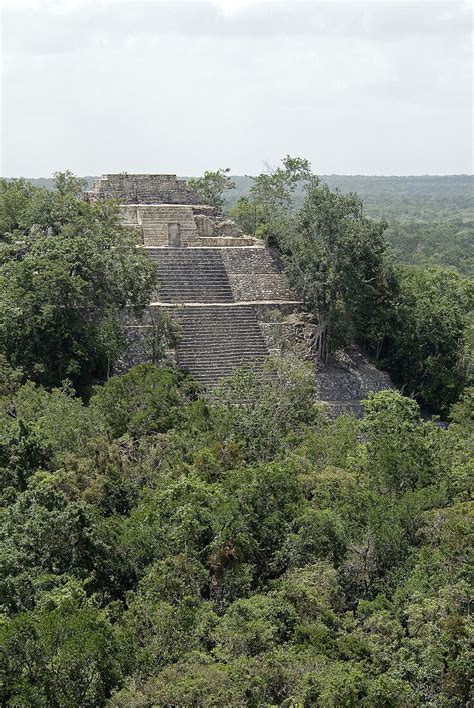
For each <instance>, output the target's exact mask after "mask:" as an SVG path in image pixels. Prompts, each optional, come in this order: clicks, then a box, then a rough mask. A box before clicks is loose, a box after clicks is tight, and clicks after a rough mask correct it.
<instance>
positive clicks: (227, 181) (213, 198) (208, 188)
mask: <svg viewBox="0 0 474 708" xmlns="http://www.w3.org/2000/svg"><path fill="white" fill-rule="evenodd" d="M229 172H230V167H226V168H225V169H219V170H216V171H215V172H210V171H206V172H204V175H203V176H202V177H192V178H191V179H188V187H189V188H190V189H192V190H193V191H195V192H196V193H197V194H198V195H199V198H200V200H201V202H202V203H203V204H209V205H210V206H213V207H216V208H217V209H222V207H223V206H224V205H225V203H226V200H225V196H224V194H225V192H226V191H227V190H229V189H235V184H234V182H233V181H232V179H231V178H230V177H229V176H228V173H229Z"/></svg>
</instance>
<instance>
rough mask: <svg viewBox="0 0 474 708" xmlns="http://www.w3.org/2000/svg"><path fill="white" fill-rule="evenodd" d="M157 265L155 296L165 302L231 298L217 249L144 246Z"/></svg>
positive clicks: (212, 300) (208, 300)
mask: <svg viewBox="0 0 474 708" xmlns="http://www.w3.org/2000/svg"><path fill="white" fill-rule="evenodd" d="M147 253H148V255H149V257H150V258H152V259H153V260H155V261H156V263H157V269H158V293H157V295H158V299H159V300H160V302H164V303H167V302H169V303H185V302H202V303H208V302H210V303H217V302H223V303H226V302H233V301H234V298H233V295H232V290H231V287H230V283H229V278H228V277H227V272H226V269H225V268H224V264H223V262H222V256H221V253H220V251H219V249H202V250H201V249H178V248H157V249H152V248H150V249H147Z"/></svg>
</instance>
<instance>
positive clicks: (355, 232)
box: [0, 158, 473, 708]
mask: <svg viewBox="0 0 474 708" xmlns="http://www.w3.org/2000/svg"><path fill="white" fill-rule="evenodd" d="M200 179H201V181H200V182H199V181H198V182H197V184H196V185H195V186H196V188H197V189H203V190H206V194H207V195H208V198H210V199H211V200H212V199H216V200H220V199H223V198H225V194H226V191H228V189H227V188H228V187H230V183H231V182H232V178H231V177H229V174H228V173H227V172H226V171H224V170H222V171H217V172H209V173H207V174H206V175H204V176H203V177H202V178H200ZM302 179H304V181H305V184H306V187H305V192H304V199H303V201H302V203H301V205H300V207H299V208H297V209H295V208H294V204H293V199H292V197H293V194H294V191H295V190H296V189H299V186H300V184H301V180H302ZM229 180H230V182H229ZM83 189H84V183H83V182H82V181H81V180H79V179H77V178H75V177H74V176H73V175H71V174H69V173H65V174H59V175H57V177H56V185H55V189H54V190H46V189H42V188H38V187H35V186H33V185H31V184H30V183H28V182H26V181H24V180H14V181H5V180H4V181H1V182H0V235H1V250H0V479H1V494H2V502H1V508H2V514H1V517H0V535H1V555H0V557H1V570H0V578H1V580H0V602H1V615H0V617H1V623H0V634H1V640H0V645H1V654H0V661H1V664H0V672H1V679H2V680H1V688H0V691H1V693H0V703H1V704H2V705H7V706H35V707H36V706H38V707H39V706H52V707H58V708H63V707H64V708H66V707H68V708H69V707H71V706H81V707H82V706H91V707H92V706H101V705H105V704H107V705H109V706H117V707H118V706H123V707H124V708H125V706H127V707H128V706H136V707H138V706H143V707H145V706H146V707H149V708H151V707H152V706H195V707H196V708H197V707H198V706H205V707H207V706H247V705H248V706H262V705H287V706H290V705H303V706H314V705H316V706H321V707H322V708H323V707H324V708H326V707H327V706H340V707H342V706H346V707H348V706H354V708H355V707H356V706H367V707H371V708H378V707H379V706H387V707H391V706H393V708H395V707H398V706H400V705H405V706H420V707H421V706H427V705H429V706H433V707H436V708H438V707H439V708H451V707H452V708H454V707H458V706H459V707H461V706H464V705H466V703H467V701H468V700H469V681H470V673H471V666H470V654H469V642H470V638H471V637H472V619H471V614H472V613H471V614H470V591H471V583H470V580H471V578H470V575H469V568H470V560H471V558H472V556H471V554H472V547H473V545H472V502H471V495H472V471H473V468H472V445H473V423H472V404H473V389H472V388H469V386H468V384H469V383H470V377H469V358H468V354H469V351H468V346H467V338H468V328H469V311H470V307H471V301H470V298H471V297H472V284H471V283H470V282H469V281H468V280H467V279H466V278H463V277H462V276H461V275H460V274H459V273H458V272H457V271H455V270H452V269H443V268H440V267H436V268H431V267H425V268H423V269H421V270H418V269H416V268H408V269H404V268H401V269H400V268H399V267H398V266H397V265H396V264H395V263H394V261H393V259H392V257H391V255H390V250H389V247H388V245H387V243H386V240H385V233H386V224H385V223H384V222H383V221H378V220H374V219H370V218H368V216H367V214H366V212H365V209H364V205H363V202H362V200H361V199H360V198H359V197H358V196H357V195H356V194H342V193H340V192H337V191H335V190H333V189H331V188H330V187H329V186H328V185H327V184H326V183H325V182H322V181H321V180H320V179H319V178H316V177H314V176H313V175H311V173H310V166H309V165H308V163H307V162H306V161H305V160H301V159H298V158H285V160H284V161H283V163H282V165H281V166H280V167H279V168H277V169H276V170H273V171H271V172H266V173H262V175H261V176H259V178H257V179H256V180H255V182H254V185H253V187H252V191H251V192H250V193H249V195H248V196H247V197H245V198H244V199H243V200H242V199H241V200H239V202H237V203H236V205H235V207H234V210H233V214H234V216H235V217H236V218H237V219H239V221H240V222H241V223H245V221H246V220H247V222H248V223H250V224H252V223H253V227H254V230H255V231H256V232H258V235H259V236H261V237H262V238H264V239H266V240H267V242H268V243H269V244H271V245H273V246H274V247H275V248H278V249H279V250H280V253H281V256H282V258H283V259H284V261H285V264H286V268H287V272H288V276H289V278H290V279H291V281H292V283H293V287H294V288H295V289H297V290H298V292H300V293H301V295H302V297H303V298H304V300H305V302H306V306H307V308H308V310H310V311H311V312H312V313H313V314H314V316H315V317H318V318H319V319H321V318H322V319H324V321H325V323H326V325H327V328H328V332H330V336H329V337H328V356H329V355H330V350H331V349H333V348H335V347H337V346H340V345H341V344H344V343H345V342H346V341H353V340H354V339H356V340H357V341H359V342H360V343H361V344H363V345H364V346H365V347H366V348H368V349H369V350H370V351H372V353H373V355H374V356H375V357H376V358H377V360H378V361H379V363H381V362H383V361H385V362H386V363H387V365H388V366H390V367H391V371H392V373H393V375H394V376H396V377H398V380H399V381H400V382H401V384H402V385H403V386H404V391H405V393H409V394H412V393H414V394H415V395H416V397H417V399H418V401H419V402H421V403H422V404H423V405H425V406H430V407H431V408H432V410H437V411H440V412H441V413H442V415H443V416H444V418H445V419H446V420H447V421H448V422H449V426H448V427H446V428H441V427H439V426H438V425H436V424H435V423H433V422H424V421H423V419H422V417H421V415H420V409H419V405H418V403H417V401H416V400H414V399H413V398H411V397H406V396H404V395H402V393H400V392H399V391H396V390H389V391H383V392H380V393H378V394H375V395H371V396H369V398H368V400H367V401H366V402H365V403H364V408H365V417H364V418H363V419H362V420H357V419H356V418H354V417H351V416H341V417H339V418H337V419H336V420H331V419H330V418H329V417H328V415H327V412H326V410H325V409H324V407H322V406H321V405H320V404H318V403H317V400H316V396H315V376H314V370H313V368H312V366H311V364H309V363H307V364H301V363H300V362H298V361H295V360H293V359H292V358H291V357H287V358H280V359H271V358H270V359H268V361H267V362H266V364H265V367H264V369H263V371H261V370H259V369H252V368H244V369H242V370H238V371H236V372H235V374H234V375H233V376H232V377H230V378H229V379H228V380H226V381H224V382H223V383H222V384H221V385H220V386H219V387H218V388H217V389H216V390H215V391H214V392H213V395H212V397H209V396H206V395H204V393H203V391H201V390H200V389H199V387H198V386H197V385H196V384H195V382H193V381H192V379H191V378H190V377H189V376H188V375H187V374H185V373H184V372H182V371H180V370H179V369H177V368H176V367H175V366H174V365H173V364H172V363H170V362H166V361H165V360H164V359H162V360H160V361H158V365H155V364H151V363H150V364H142V365H139V366H137V367H134V368H132V369H130V370H129V371H128V372H127V373H125V374H123V375H121V376H116V375H113V370H114V364H115V363H116V362H117V361H118V360H119V359H120V356H121V354H122V352H123V350H124V347H125V346H126V342H125V341H124V337H123V332H122V328H121V326H120V322H121V316H122V313H123V312H124V311H126V309H127V308H129V307H131V308H133V310H134V313H135V315H136V316H137V317H139V316H140V313H142V312H143V311H144V310H145V308H146V306H147V303H148V302H149V299H150V293H151V292H152V289H153V288H154V287H155V278H156V274H155V271H154V268H153V265H152V263H151V261H149V260H148V259H146V257H145V255H144V254H143V252H142V251H141V250H140V249H137V248H136V246H135V243H134V240H133V238H132V236H131V235H130V233H129V232H127V230H126V229H124V228H123V227H122V226H121V225H120V219H119V212H118V208H117V205H114V204H113V203H107V202H105V203H95V204H91V203H88V202H86V201H84V200H83V199H82V191H83ZM158 335H159V336H163V337H165V338H166V336H167V327H166V323H165V324H164V325H163V326H162V327H161V328H158ZM159 345H160V342H154V351H155V352H159V353H161V355H162V354H163V353H164V351H165V347H164V346H159ZM159 358H160V357H159V356H158V359H159Z"/></svg>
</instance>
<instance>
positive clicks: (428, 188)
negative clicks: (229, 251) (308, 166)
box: [29, 175, 474, 277]
mask: <svg viewBox="0 0 474 708" xmlns="http://www.w3.org/2000/svg"><path fill="white" fill-rule="evenodd" d="M322 178H323V179H324V180H325V182H327V184H328V185H329V186H330V187H331V188H332V189H334V188H336V187H337V188H338V189H340V190H341V192H344V193H347V192H356V193H357V194H359V195H360V196H361V197H362V199H363V200H364V203H365V206H366V209H367V214H368V215H369V216H373V217H376V218H379V219H386V221H387V222H388V224H389V228H388V230H387V232H386V237H387V239H388V241H389V243H390V244H391V246H392V249H393V251H394V255H395V257H396V259H397V260H399V261H400V262H402V263H407V264H412V265H442V266H448V267H454V268H456V269H457V270H458V271H459V272H460V273H463V274H464V275H467V276H470V277H472V276H473V275H474V256H473V249H472V246H473V243H474V237H473V236H474V229H473V227H474V201H473V194H474V175H448V176H421V177H418V176H411V177H378V176H364V175H322ZM85 179H86V180H87V182H88V183H89V184H92V183H93V182H94V180H95V179H96V177H93V176H88V177H85ZM232 180H233V182H234V184H235V189H233V190H230V191H228V192H227V194H226V197H227V203H228V206H229V208H230V207H231V206H233V205H234V204H235V203H236V202H237V201H238V199H240V198H241V197H243V196H246V195H247V194H248V192H249V189H250V186H251V184H252V177H249V176H241V175H236V176H232ZM29 181H30V182H31V183H32V184H34V185H36V186H39V187H46V188H48V189H51V188H52V187H53V179H52V178H39V179H30V180H29ZM302 198H303V193H302V190H299V191H298V190H297V191H296V193H295V206H300V205H301V202H302Z"/></svg>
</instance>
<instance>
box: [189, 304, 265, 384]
mask: <svg viewBox="0 0 474 708" xmlns="http://www.w3.org/2000/svg"><path fill="white" fill-rule="evenodd" d="M177 318H178V319H179V322H180V327H181V332H180V339H179V344H178V348H177V361H178V364H179V365H180V366H181V367H182V368H183V369H186V370H187V371H190V372H191V374H192V375H193V376H194V378H195V379H196V380H197V381H199V382H200V383H202V384H204V385H206V386H215V385H216V384H217V383H218V382H219V380H220V379H221V378H223V377H225V376H229V375H230V374H231V373H232V371H233V370H234V369H235V368H236V367H238V366H240V365H242V364H250V363H252V362H261V361H263V359H264V358H265V357H266V356H267V355H268V350H267V347H266V345H265V342H264V339H263V336H262V333H261V330H260V327H259V325H258V322H257V318H256V315H255V310H254V308H253V307H252V305H206V306H200V307H192V306H191V307H183V308H179V310H178V313H177Z"/></svg>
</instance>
